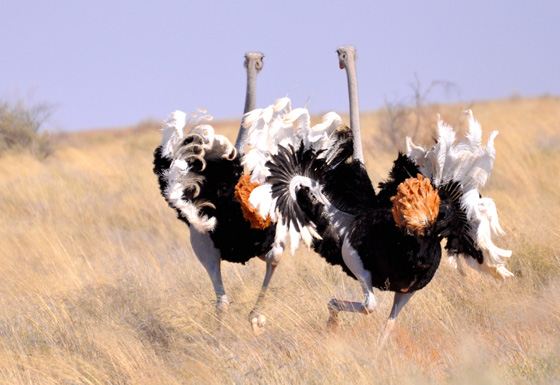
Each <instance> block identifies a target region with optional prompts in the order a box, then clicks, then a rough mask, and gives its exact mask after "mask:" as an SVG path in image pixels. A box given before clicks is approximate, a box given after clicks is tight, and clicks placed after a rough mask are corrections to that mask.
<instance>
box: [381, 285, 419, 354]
mask: <svg viewBox="0 0 560 385" xmlns="http://www.w3.org/2000/svg"><path fill="white" fill-rule="evenodd" d="M413 294H414V292H410V293H395V297H394V299H393V308H392V309H391V314H390V315H389V319H388V320H387V323H386V324H385V328H384V329H383V334H382V335H381V337H380V339H379V345H378V349H379V350H381V348H382V347H383V346H384V345H385V343H386V342H387V339H388V338H389V336H390V335H391V332H392V331H393V328H394V327H395V322H396V321H397V317H398V315H399V313H400V312H401V310H402V309H403V307H404V305H406V303H407V302H408V300H409V299H410V298H411V297H412V295H413Z"/></svg>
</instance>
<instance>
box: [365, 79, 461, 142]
mask: <svg viewBox="0 0 560 385" xmlns="http://www.w3.org/2000/svg"><path fill="white" fill-rule="evenodd" d="M410 88H411V90H412V96H411V97H410V98H409V99H408V100H406V101H400V102H385V109H384V110H383V111H382V115H381V122H380V130H379V138H377V139H378V140H377V141H376V142H377V143H380V145H381V146H383V147H387V146H389V147H394V148H398V149H400V150H404V143H405V141H404V138H405V137H407V136H410V137H411V138H412V139H413V140H414V142H415V143H424V144H427V143H431V142H432V139H433V138H434V135H435V126H436V125H435V122H436V120H437V115H438V113H439V112H440V111H439V107H438V105H434V104H429V103H428V99H429V97H430V95H431V94H432V93H433V92H434V91H436V90H438V89H440V90H441V91H443V92H444V93H445V94H449V93H451V92H454V91H458V88H457V86H456V85H454V84H453V83H451V82H448V81H433V82H431V83H430V85H429V86H428V87H427V88H423V87H422V85H421V84H420V81H419V80H418V77H415V81H414V82H413V83H410ZM457 116H459V115H457ZM449 123H455V122H454V121H450V122H449Z"/></svg>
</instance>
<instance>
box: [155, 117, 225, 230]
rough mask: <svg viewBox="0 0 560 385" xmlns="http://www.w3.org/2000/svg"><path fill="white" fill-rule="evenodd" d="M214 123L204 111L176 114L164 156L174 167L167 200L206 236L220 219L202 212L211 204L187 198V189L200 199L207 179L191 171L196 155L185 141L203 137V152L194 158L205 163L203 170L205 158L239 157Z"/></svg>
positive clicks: (167, 127)
mask: <svg viewBox="0 0 560 385" xmlns="http://www.w3.org/2000/svg"><path fill="white" fill-rule="evenodd" d="M211 120H212V116H211V115H207V114H205V113H203V112H199V113H193V114H186V113H185V112H183V111H175V112H173V113H172V114H171V115H170V117H169V118H168V120H167V121H166V122H165V124H164V127H163V129H162V131H163V135H162V141H161V147H162V156H163V157H165V158H168V159H171V166H170V167H169V169H168V170H167V171H166V174H165V178H166V180H167V187H166V189H165V191H164V197H165V198H166V200H167V201H168V202H169V204H170V205H171V206H172V207H174V208H176V209H177V210H179V211H181V213H182V214H183V215H184V216H185V218H187V220H188V221H189V223H190V224H191V225H192V226H193V227H194V228H195V229H196V230H198V231H200V232H202V233H207V232H210V231H212V230H214V228H215V226H216V218H214V217H208V216H206V215H202V214H201V213H200V209H201V208H202V207H204V206H208V205H212V204H211V203H209V202H204V201H188V200H185V199H184V198H183V193H184V191H185V189H187V190H192V191H194V193H193V195H194V198H196V197H197V196H198V195H199V193H200V188H201V184H202V182H203V181H204V178H203V177H202V176H201V175H200V174H197V173H194V172H191V168H190V167H189V163H188V162H187V159H189V157H193V154H192V153H189V154H186V153H185V147H184V146H182V142H183V140H184V138H185V137H186V135H188V134H196V135H198V136H200V138H201V139H202V142H203V144H202V150H203V152H202V153H201V154H200V156H198V157H197V156H194V157H195V158H197V159H198V160H199V161H200V162H201V164H202V168H204V167H205V160H204V159H211V158H212V157H223V158H227V159H233V158H234V157H235V155H236V151H235V147H234V146H233V145H232V144H231V142H230V141H229V140H228V139H227V138H226V137H225V136H222V135H216V134H215V132H214V128H213V127H212V126H211V125H210V124H208V123H209V122H210V121H211Z"/></svg>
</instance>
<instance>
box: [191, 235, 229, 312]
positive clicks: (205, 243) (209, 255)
mask: <svg viewBox="0 0 560 385" xmlns="http://www.w3.org/2000/svg"><path fill="white" fill-rule="evenodd" d="M190 233H191V245H192V248H193V251H194V253H195V255H196V256H197V258H198V260H199V261H200V263H202V266H204V268H205V269H206V272H207V273H208V276H209V277H210V280H211V281H212V285H213V286H214V292H215V293H216V316H217V317H218V320H219V321H220V322H221V321H222V318H223V314H224V312H225V311H227V309H228V305H229V300H228V298H227V295H226V291H225V289H224V283H223V281H222V271H221V269H220V262H221V258H220V252H219V251H218V249H216V248H215V247H214V243H213V242H212V239H211V238H210V235H209V234H208V233H201V232H199V231H196V230H195V229H194V228H192V227H191V231H190Z"/></svg>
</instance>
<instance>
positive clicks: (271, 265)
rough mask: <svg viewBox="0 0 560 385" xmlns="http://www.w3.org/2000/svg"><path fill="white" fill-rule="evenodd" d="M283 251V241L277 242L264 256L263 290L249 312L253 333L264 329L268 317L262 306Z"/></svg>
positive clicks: (258, 332) (259, 332)
mask: <svg viewBox="0 0 560 385" xmlns="http://www.w3.org/2000/svg"><path fill="white" fill-rule="evenodd" d="M283 252H284V247H283V245H282V242H275V243H274V244H273V247H272V249H271V250H270V251H269V252H268V253H267V254H266V255H265V257H264V260H265V261H266V273H265V275H264V280H263V284H262V287H261V291H260V292H259V296H258V297H257V301H256V302H255V306H253V310H251V312H250V313H249V322H250V323H251V327H252V328H253V333H254V334H255V335H259V334H261V333H262V332H263V331H264V326H265V324H266V317H265V316H264V315H263V314H262V306H263V302H264V298H265V296H266V291H267V289H268V285H269V283H270V280H271V278H272V275H273V274H274V271H275V270H276V267H277V266H278V263H279V262H280V257H281V256H282V253H283Z"/></svg>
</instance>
